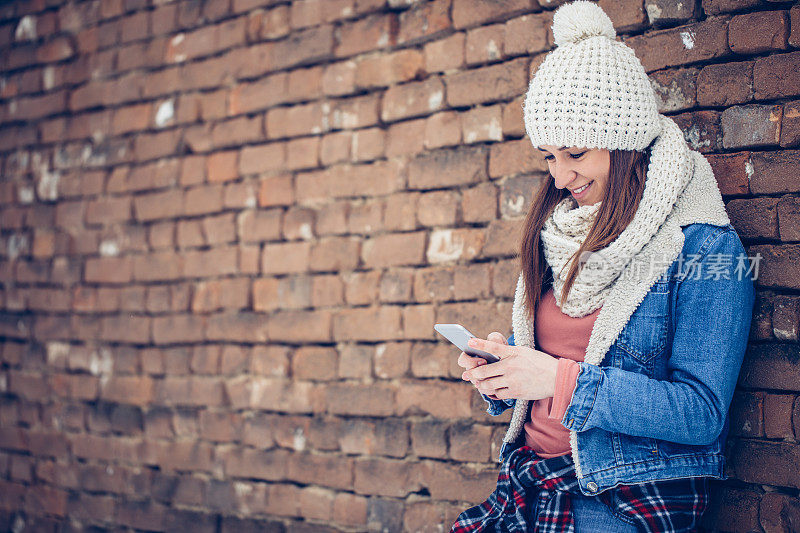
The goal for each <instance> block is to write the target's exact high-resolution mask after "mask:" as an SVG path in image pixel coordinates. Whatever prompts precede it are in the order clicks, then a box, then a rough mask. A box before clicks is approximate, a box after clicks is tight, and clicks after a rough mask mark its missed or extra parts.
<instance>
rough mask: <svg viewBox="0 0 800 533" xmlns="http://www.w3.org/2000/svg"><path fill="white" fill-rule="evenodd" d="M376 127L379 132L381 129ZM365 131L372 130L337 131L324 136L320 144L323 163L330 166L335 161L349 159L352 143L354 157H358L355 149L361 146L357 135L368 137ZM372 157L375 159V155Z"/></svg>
mask: <svg viewBox="0 0 800 533" xmlns="http://www.w3.org/2000/svg"><path fill="white" fill-rule="evenodd" d="M374 129H375V130H377V131H379V132H380V131H381V130H379V129H378V128H374ZM365 131H370V130H359V131H356V132H352V133H351V132H349V131H337V132H334V133H330V134H328V135H325V136H323V137H322V140H321V141H320V145H319V161H320V163H322V165H323V166H330V165H332V164H333V163H339V162H342V161H349V160H350V151H351V148H350V147H351V145H352V147H353V149H352V151H353V153H354V157H353V159H357V158H356V157H355V151H356V149H357V147H358V146H359V141H358V140H357V139H356V137H359V135H361V138H366V137H367V135H365V134H364V133H363V132H365ZM381 135H382V133H381ZM361 159H370V158H361ZM371 159H374V157H372V158H371Z"/></svg>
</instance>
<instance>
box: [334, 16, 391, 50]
mask: <svg viewBox="0 0 800 533" xmlns="http://www.w3.org/2000/svg"><path fill="white" fill-rule="evenodd" d="M339 30H340V33H339V36H338V43H337V46H336V56H337V57H344V56H350V55H355V54H359V53H361V52H367V51H372V50H378V49H381V48H385V47H388V46H394V45H395V44H396V41H397V15H396V14H394V13H386V14H382V13H377V14H374V15H368V16H367V17H365V18H362V19H360V20H357V21H355V22H351V23H348V24H346V25H343V26H341V27H340V28H339Z"/></svg>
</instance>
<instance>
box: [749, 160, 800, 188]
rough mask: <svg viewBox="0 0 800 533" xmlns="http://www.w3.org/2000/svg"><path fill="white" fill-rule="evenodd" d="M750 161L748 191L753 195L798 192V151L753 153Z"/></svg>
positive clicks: (799, 186) (799, 179)
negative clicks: (750, 169)
mask: <svg viewBox="0 0 800 533" xmlns="http://www.w3.org/2000/svg"><path fill="white" fill-rule="evenodd" d="M750 160H751V162H752V171H751V176H750V190H751V191H752V192H753V193H754V194H776V193H792V192H797V191H800V173H799V172H798V165H800V151H798V150H784V151H780V152H754V153H752V154H751V156H750Z"/></svg>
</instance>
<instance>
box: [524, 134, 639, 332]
mask: <svg viewBox="0 0 800 533" xmlns="http://www.w3.org/2000/svg"><path fill="white" fill-rule="evenodd" d="M651 148H652V143H651V144H650V146H648V147H647V148H645V149H644V150H642V151H634V150H610V151H609V155H610V166H609V176H608V187H606V190H605V192H604V193H603V198H602V200H601V202H602V203H601V204H600V208H599V209H598V211H597V216H596V217H595V221H594V224H592V227H591V229H590V230H589V234H588V235H587V236H586V239H585V240H584V241H583V244H581V246H580V248H579V249H578V250H577V251H576V252H575V254H574V255H573V256H572V258H571V259H570V263H569V265H570V267H569V271H568V272H567V278H566V281H565V283H564V290H563V291H562V294H561V303H560V304H559V305H563V304H564V302H565V301H566V298H567V295H568V294H569V291H570V289H571V288H572V284H573V283H574V282H575V278H576V277H577V276H578V273H579V267H580V264H579V262H578V261H574V258H575V257H582V254H583V253H584V252H596V251H598V250H602V249H603V248H605V247H606V246H608V245H609V244H611V243H612V242H613V241H614V239H616V238H617V237H618V236H619V234H620V233H622V231H623V230H624V229H625V228H626V227H627V226H628V224H629V223H630V221H631V220H632V219H633V215H634V214H635V213H636V209H637V208H638V207H639V202H640V200H641V199H642V193H643V192H644V184H645V176H646V175H647V167H648V165H649V163H650V149H651ZM569 194H570V192H569V190H568V189H567V188H566V187H565V188H563V189H557V188H556V186H555V183H554V180H553V177H552V176H550V175H548V177H547V178H545V180H544V182H543V183H542V185H541V186H540V187H539V190H538V192H537V193H536V197H535V198H534V199H533V202H532V203H531V207H530V210H529V211H528V214H527V216H526V217H525V226H524V233H523V235H522V245H521V247H520V255H519V258H520V270H521V271H522V276H523V280H524V282H525V306H526V307H527V311H528V318H529V319H532V318H533V317H534V316H535V313H536V308H537V306H538V305H539V301H540V300H541V297H542V294H543V292H545V291H546V290H547V289H548V288H549V287H550V286H551V285H552V282H553V272H552V270H551V268H550V266H549V265H548V264H547V261H546V260H545V258H544V250H543V248H542V246H540V238H541V237H540V234H541V231H542V226H544V222H545V220H547V218H548V217H549V216H550V214H551V213H552V212H553V209H554V208H555V206H556V204H557V203H558V202H560V201H561V200H562V199H564V198H565V197H567V196H569Z"/></svg>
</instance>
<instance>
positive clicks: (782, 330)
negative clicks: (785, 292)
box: [772, 296, 800, 341]
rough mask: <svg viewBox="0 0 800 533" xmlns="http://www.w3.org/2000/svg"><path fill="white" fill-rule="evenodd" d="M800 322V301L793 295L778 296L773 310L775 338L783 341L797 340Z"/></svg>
mask: <svg viewBox="0 0 800 533" xmlns="http://www.w3.org/2000/svg"><path fill="white" fill-rule="evenodd" d="M799 322H800V301H799V300H798V299H797V298H792V297H791V296H776V297H775V300H774V310H773V312H772V328H773V334H774V335H775V338H776V339H778V340H781V341H797V337H798V328H799V327H800V324H798V323H799Z"/></svg>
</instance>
